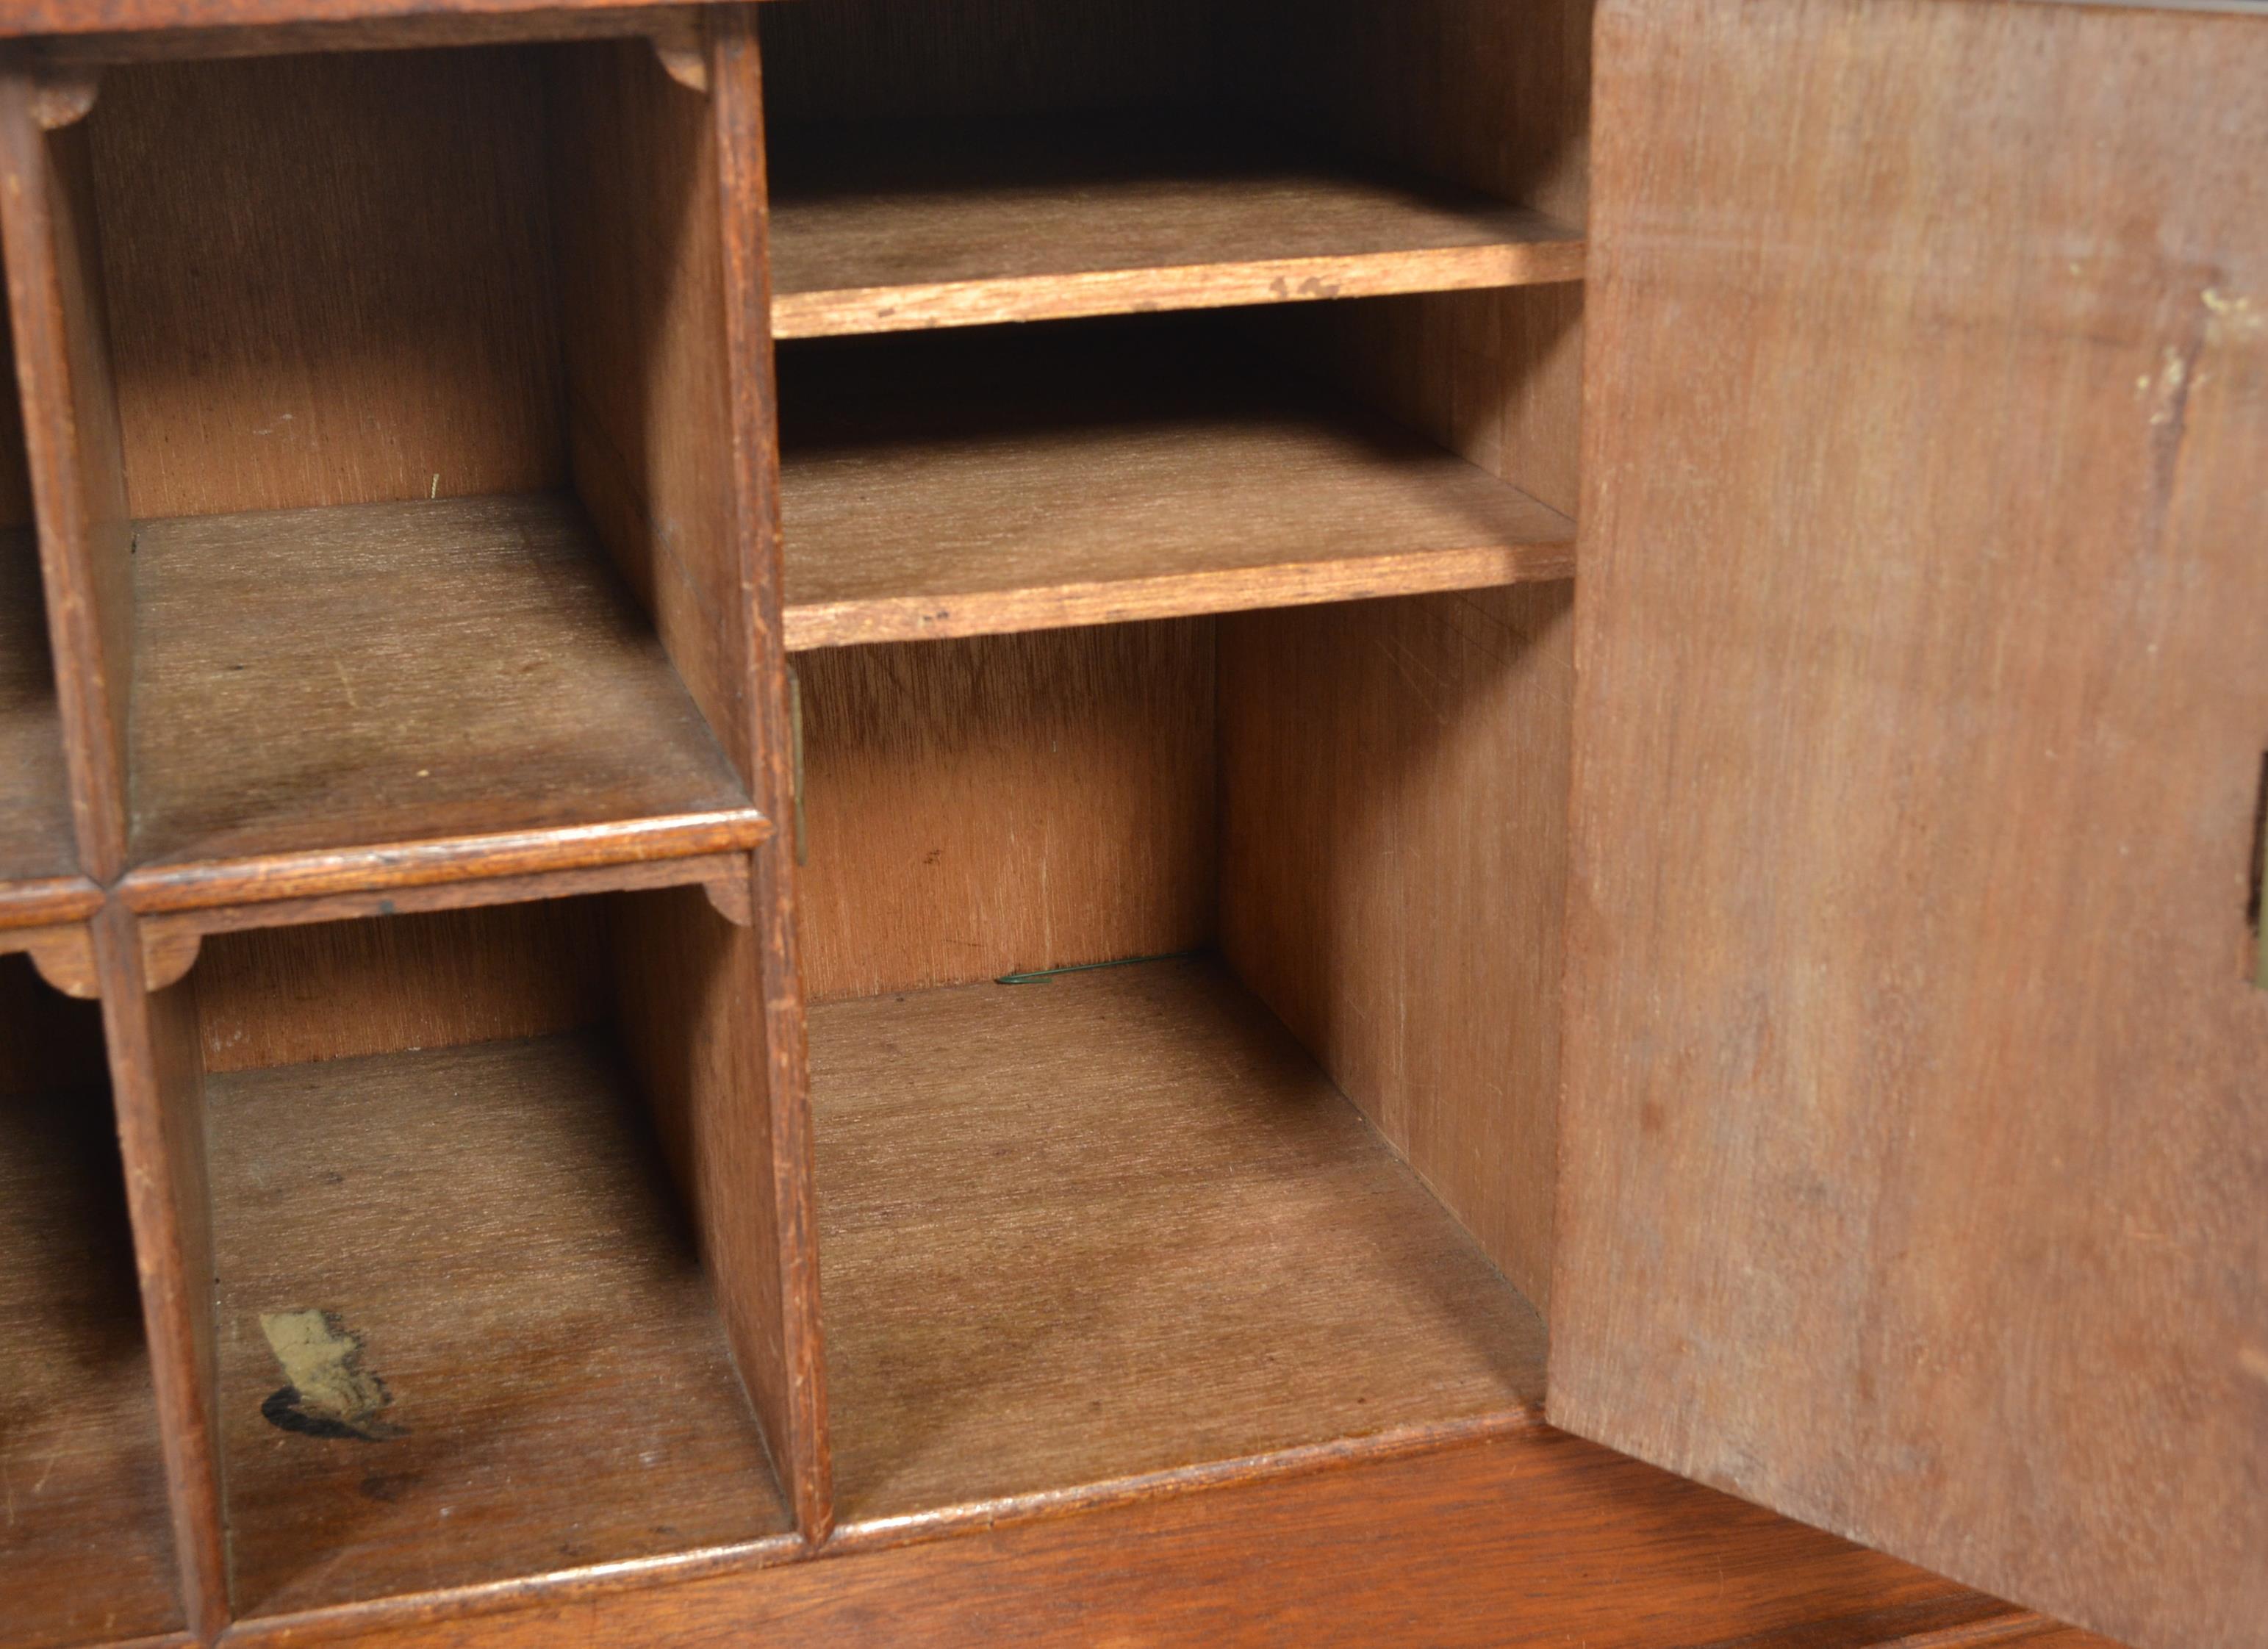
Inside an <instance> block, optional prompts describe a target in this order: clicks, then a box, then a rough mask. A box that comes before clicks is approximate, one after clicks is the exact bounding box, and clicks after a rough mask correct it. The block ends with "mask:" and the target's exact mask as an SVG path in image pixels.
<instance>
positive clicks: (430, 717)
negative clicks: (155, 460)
mask: <svg viewBox="0 0 2268 1649" xmlns="http://www.w3.org/2000/svg"><path fill="white" fill-rule="evenodd" d="M136 540H137V546H138V547H137V549H136V555H135V584H136V622H137V627H138V630H139V638H138V652H139V660H138V671H137V674H136V690H135V702H134V703H135V713H134V739H135V783H136V791H135V811H136V836H135V844H136V858H137V860H138V861H139V868H138V869H137V872H136V880H137V882H144V883H152V884H154V883H156V882H158V881H162V880H166V879H167V876H168V874H169V872H179V873H180V879H181V880H182V883H183V886H184V888H185V889H187V888H189V887H194V889H195V895H194V896H195V897H196V898H197V899H198V900H200V901H201V902H218V901H222V900H225V899H228V898H231V897H237V896H241V895H242V894H244V893H245V892H246V891H247V889H248V888H254V887H257V886H259V885H260V884H261V883H262V882H263V881H265V882H270V883H275V882H276V881H278V880H279V872H288V871H289V870H290V869H291V865H290V863H289V858H290V856H294V855H313V856H320V855H321V854H323V853H324V852H325V851H326V850H342V849H350V848H360V847H378V846H387V847H393V846H394V845H395V844H403V845H408V844H414V843H419V842H421V841H423V842H435V841H439V842H444V843H447V842H452V841H455V842H460V843H462V846H463V851H464V853H465V855H466V856H468V857H469V858H473V859H475V860H477V859H479V858H481V857H482V852H483V850H482V846H481V843H480V841H479V838H481V837H482V836H492V835H494V834H496V833H500V832H539V833H541V832H548V831H554V830H556V831H561V832H572V831H573V830H575V829H576V828H578V827H592V826H600V825H606V824H609V823H614V822H624V823H627V822H630V821H651V822H652V824H654V825H655V826H657V827H669V828H681V834H683V835H684V836H685V837H686V839H685V840H684V841H683V842H682V843H672V842H668V841H664V842H659V843H656V842H652V841H647V842H644V843H637V844H635V845H634V844H632V843H623V844H622V845H623V846H624V847H626V848H629V849H630V852H629V853H628V854H626V855H625V856H626V857H645V856H649V855H650V854H651V853H652V852H656V851H667V850H670V849H671V847H672V846H673V845H674V846H676V847H677V849H678V850H714V849H716V848H719V847H727V846H732V845H736V843H734V842H733V841H732V840H729V839H728V840H723V841H719V840H715V839H714V838H715V837H716V836H717V835H718V830H717V829H716V828H713V827H717V826H718V825H720V824H725V823H729V821H730V820H731V819H733V818H735V817H737V818H738V819H739V820H740V821H741V824H742V825H743V826H744V827H745V826H752V825H753V823H754V821H755V816H754V814H753V812H752V810H751V809H750V808H749V806H748V802H747V793H746V791H744V790H743V789H742V788H741V786H740V783H739V781H738V779H737V777H735V775H734V774H733V769H732V767H731V765H730V764H729V763H728V762H726V760H725V755H724V752H723V751H722V749H721V748H720V747H718V742H717V740H716V739H715V738H714V737H713V736H712V735H711V732H710V730H709V728H708V726H707V725H706V724H705V723H704V722H703V718H702V716H701V712H700V711H699V710H698V709H697V708H696V706H695V704H694V703H693V701H692V700H691V698H690V697H689V696H688V695H687V693H686V690H685V688H684V687H683V685H682V684H681V682H680V681H679V680H678V679H677V676H676V674H674V671H673V670H672V669H671V667H670V665H669V662H668V660H667V659H666V657H664V656H663V652H662V649H661V647H660V644H659V642H658V640H657V639H656V637H655V636H654V633H653V631H652V629H651V628H650V627H649V626H648V625H647V624H646V622H645V621H644V617H643V615H641V614H640V613H639V612H638V610H637V606H636V605H635V603H634V602H633V601H632V600H630V594H629V593H628V592H627V591H626V590H624V589H623V588H622V585H621V584H620V582H619V580H618V579H617V578H615V575H614V574H613V572H612V571H610V570H609V569H608V567H607V566H606V564H605V562H604V560H603V557H602V556H601V554H600V551H599V549H598V547H597V546H596V544H595V543H593V535H592V533H591V530H590V527H589V525H588V523H587V521H586V519H585V518H584V516H583V515H582V513H581V512H580V511H579V509H578V508H577V506H576V505H575V504H574V503H573V501H572V500H571V499H568V498H563V497H558V496H556V495H548V494H546V495H534V496H529V497H500V498H469V499H450V500H442V501H438V502H433V503H417V502H411V503H402V504H365V505H360V506H352V507H341V508H337V509H328V510H306V511H278V512H260V513H255V514H252V515H235V516H195V517H176V518H173V519H169V520H164V521H144V522H143V523H141V524H140V525H139V526H138V527H137V528H136ZM727 834H728V836H729V834H730V832H727ZM740 834H741V836H742V839H741V840H740V842H739V843H737V845H746V844H747V840H749V839H753V837H754V835H755V831H754V830H753V828H745V829H743V830H742V831H741V833H740ZM559 845H560V848H561V850H563V852H564V853H568V854H571V855H573V856H574V857H575V858H583V856H584V855H585V853H586V852H587V851H592V850H595V851H597V852H599V853H600V855H601V856H603V855H604V853H605V852H606V851H607V847H606V844H605V843H603V842H593V841H589V840H585V841H583V842H581V843H576V842H574V841H573V840H571V839H570V840H563V842H562V843H560V844H559ZM279 860H280V861H284V863H281V864H278V863H276V861H279ZM586 862H587V861H586ZM161 867H162V868H161ZM518 868H531V869H532V868H538V866H536V865H525V866H519V867H518ZM350 869H351V867H350ZM389 873H390V872H389V862H388V861H385V860H383V858H381V860H380V861H379V862H374V863H372V865H368V866H366V867H365V868H364V870H363V872H362V874H363V876H364V877H365V879H366V880H365V883H364V885H379V884H382V883H383V881H384V880H386V878H387V875H388V874H389ZM281 880H282V885H283V890H284V891H289V892H293V893H298V892H318V891H340V889H338V888H334V887H320V888H319V887H301V886H299V885H298V884H297V883H296V882H292V881H291V880H289V878H288V877H284V878H282V879H281Z"/></svg>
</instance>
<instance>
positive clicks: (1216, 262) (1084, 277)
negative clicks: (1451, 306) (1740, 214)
mask: <svg viewBox="0 0 2268 1649" xmlns="http://www.w3.org/2000/svg"><path fill="white" fill-rule="evenodd" d="M772 177H773V195H772V242H771V244H772V258H773V271H772V279H773V296H772V331H773V333H774V335H776V336H778V337H781V338H807V337H828V336H834V335H841V334H845V333H860V332H902V331H909V330H914V329H918V328H930V327H967V326H982V325H984V324H987V323H989V322H995V321H1006V320H1049V319H1062V318H1064V317H1066V316H1073V315H1097V314H1119V313H1131V312H1135V311H1144V310H1153V309H1205V308H1218V307H1222V306H1229V305H1236V304H1264V303H1287V302H1293V303H1295V302H1303V301H1313V300H1315V299H1319V298H1361V297H1372V296H1376V295H1379V294H1381V293H1388V292H1410V291H1449V290H1453V289H1459V288H1470V287H1489V286H1512V285H1521V284H1528V283H1536V282H1550V281H1565V280H1574V279H1579V278H1580V276H1581V275H1582V268H1583V248H1582V241H1581V239H1580V235H1579V234H1578V233H1577V232H1574V231H1573V230H1571V229H1569V228H1568V227H1566V226H1565V225H1562V224H1559V223H1557V222H1555V221H1554V220H1552V219H1550V218H1549V217H1544V216H1543V215H1542V214H1541V213H1538V212H1534V211H1530V210H1527V209H1525V208H1522V207H1518V206H1511V205H1507V204H1506V203H1504V202H1501V201H1496V200H1491V199H1490V198H1488V197H1487V196H1484V195H1476V194H1472V193H1469V192H1467V191H1462V190H1458V189H1455V188H1448V187H1446V186H1442V185H1438V184H1433V183H1430V182H1428V181H1427V180H1425V179H1423V178H1419V177H1397V176H1395V175H1392V174H1390V173H1383V172H1381V171H1379V170H1378V169H1376V168H1374V167H1371V166H1365V165H1363V164H1362V163H1361V162H1359V161H1350V160H1347V159H1344V158H1341V157H1338V156H1336V155H1333V154H1331V153H1330V152H1329V151H1320V152H1319V151H1316V150H1314V149H1312V148H1309V149H1302V148H1300V147H1298V146H1295V145H1293V144H1289V143H1286V142H1283V141H1281V140H1270V138H1268V137H1266V136H1261V135H1259V134H1256V133H1252V132H1248V131H1244V130H1240V129H1237V128H1235V127H1233V126H1228V125H1220V124H1214V123H1210V122H1207V121H1203V120H1191V119H1189V118H1188V117H1187V116H1186V115H1182V116H1179V117H1175V116H1170V115H1167V116H1161V115H1159V114H1149V115H1145V116H1136V117H1132V118H1120V119H1101V120H1098V119H1095V118H1094V117H1091V116H1088V117H1082V118H1079V119H1077V120H1061V121H1055V122H1052V123H1048V124H1027V123H1013V122H1012V123H1000V122H972V123H968V124H966V125H958V126H956V125H910V124H904V123H883V124H879V125H866V126H859V127H848V128H846V127H842V126H828V127H822V128H820V129H815V130H811V131H798V132H789V133H784V134H782V135H781V136H780V137H779V138H778V139H777V142H776V143H775V144H774V148H773V158H772Z"/></svg>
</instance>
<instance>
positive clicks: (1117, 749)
mask: <svg viewBox="0 0 2268 1649" xmlns="http://www.w3.org/2000/svg"><path fill="white" fill-rule="evenodd" d="M797 668H798V669H799V672H800V674H801V676H802V682H803V725H804V774H805V778H804V796H805V825H806V842H807V844H808V849H809V854H808V861H807V863H806V865H805V867H804V869H803V872H802V873H801V875H800V877H799V881H798V885H799V917H800V923H801V932H802V946H803V954H804V968H805V981H806V987H807V989H808V990H809V991H810V994H811V995H812V996H813V997H820V998H824V997H845V996H868V995H873V994H877V993H880V992H882V991H886V990H911V989H916V988H918V987H923V986H928V985H945V984H965V983H969V982H971V981H974V980H980V979H990V978H992V977H994V976H996V975H999V974H1003V973H1006V972H1010V971H1012V970H1016V969H1027V968H1052V967H1059V966H1063V965H1065V964H1068V963H1072V962H1086V961H1102V960H1104V959H1107V958H1113V957H1122V956H1137V955H1151V954H1156V953H1162V952H1167V951H1177V950H1184V949H1188V948H1190V947H1192V946H1198V945H1202V944H1204V943H1205V942H1206V941H1207V940H1209V939H1211V934H1212V925H1213V916H1212V912H1213V855H1214V842H1213V805H1214V798H1213V789H1214V781H1213V627H1212V623H1211V621H1210V620H1205V619H1184V620H1174V621H1169V622H1163V623H1153V624H1122V625H1107V626H1101V627H1097V628H1094V629H1069V630H1048V631H1039V632H1035V633H1033V634H1029V635H1020V636H999V637H978V638H976V639H974V640H967V641H939V642H917V643H910V644H899V645H892V646H880V647H851V648H843V649H839V650H835V651H828V652H812V653H805V654H803V655H802V656H801V657H800V658H799V659H798V660H797Z"/></svg>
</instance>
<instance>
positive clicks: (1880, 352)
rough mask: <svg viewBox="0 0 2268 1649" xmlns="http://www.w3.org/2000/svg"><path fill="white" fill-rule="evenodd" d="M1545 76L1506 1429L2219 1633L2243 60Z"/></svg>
mask: <svg viewBox="0 0 2268 1649" xmlns="http://www.w3.org/2000/svg"><path fill="white" fill-rule="evenodd" d="M1599 46H1600V51H1599V59H1598V61H1599V63H1600V65H1601V71H1602V72H1601V76H1600V80H1599V101H1598V110H1597V120H1596V121H1595V129H1596V131H1597V133H1598V134H1599V136H1598V146H1597V149H1596V151H1595V155H1594V158H1595V162H1596V170H1595V172H1594V180H1593V181H1594V193H1593V205H1592V228H1593V232H1594V259H1593V270H1592V283H1591V285H1590V287H1589V289H1588V291H1587V310H1586V325H1587V327H1588V328H1590V335H1589V339H1588V347H1589V351H1590V353H1589V366H1590V384H1589V389H1590V398H1589V403H1588V405H1587V408H1586V416H1585V420H1584V423H1585V430H1586V434H1587V443H1588V444H1587V451H1586V453H1585V455H1584V460H1583V479H1584V490H1585V498H1584V509H1585V512H1586V513H1585V518H1584V530H1585V534H1586V541H1585V545H1584V552H1583V553H1584V557H1585V559H1584V574H1583V576H1584V580H1585V582H1584V585H1583V593H1582V599H1581V600H1580V601H1579V602H1578V603H1577V621H1578V626H1579V637H1578V650H1577V669H1576V678H1577V683H1578V692H1577V700H1576V745H1575V749H1576V755H1575V769H1576V775H1577V777H1576V784H1575V803H1574V814H1573V818H1574V851H1575V865H1574V875H1573V886H1572V894H1571V898H1570V911H1571V917H1570V933H1569V950H1570V971H1569V979H1570V1010H1569V1012H1570V1018H1569V1021H1568V1026H1569V1029H1568V1074H1567V1085H1566V1093H1567V1103H1566V1105H1565V1108H1564V1109H1563V1113H1562V1122H1561V1125H1562V1152H1561V1163H1562V1173H1563V1179H1562V1183H1561V1192H1560V1200H1559V1220H1560V1227H1559V1239H1558V1240H1559V1244H1560V1248H1559V1257H1558V1264H1557V1270H1556V1272H1555V1275H1554V1284H1553V1292H1552V1308H1553V1321H1552V1329H1553V1344H1552V1367H1551V1414H1552V1417H1553V1418H1554V1419H1555V1420H1556V1421H1557V1422H1558V1423H1559V1424H1564V1425H1566V1426H1568V1427H1569V1428H1570V1429H1572V1430H1575V1431H1578V1432H1583V1433H1585V1434H1586V1435H1589V1436H1594V1437H1596V1438H1598V1439H1600V1440H1602V1441H1604V1442H1608V1443H1610V1444H1612V1445H1614V1446H1615V1447H1621V1448H1626V1449H1629V1450H1631V1452H1633V1453H1635V1454H1638V1455H1639V1456H1641V1457H1642V1458H1646V1459H1649V1460H1653V1461H1657V1462H1659V1463H1661V1464H1664V1465H1667V1466H1669V1467H1670V1468H1671V1469H1675V1470H1678V1471H1683V1472H1688V1473H1691V1474H1693V1475H1696V1476H1699V1477H1700V1478H1702V1479H1703V1480H1704V1481H1705V1482H1709V1483H1716V1484H1719V1485H1722V1486H1726V1487H1729V1488H1731V1489H1733V1490H1734V1491H1737V1492H1739V1493H1741V1494H1742V1495H1745V1496H1748V1497H1749V1498H1754V1499H1756V1500H1759V1501H1761V1502H1764V1504H1767V1505H1775V1506H1777V1507H1778V1508H1779V1509H1781V1510H1783V1511H1786V1512H1787V1513H1791V1514H1792V1515H1794V1516H1797V1517H1800V1518H1803V1519H1804V1520H1807V1521H1812V1522H1816V1523H1818V1524H1820V1525H1822V1526H1823V1527H1826V1528H1830V1529H1833V1530H1836V1531H1837V1532H1840V1533H1845V1534H1848V1535H1852V1536H1853V1537H1855V1538H1858V1539H1860V1540H1863V1541H1865V1542H1867V1543H1868V1544H1869V1545H1873V1546H1876V1547H1879V1548H1881V1549H1882V1550H1889V1551H1893V1552H1896V1553H1898V1554H1899V1555H1901V1556H1903V1557H1907V1558H1908V1559H1910V1560H1911V1561H1914V1562H1918V1563H1921V1564H1926V1565H1927V1566H1928V1567H1930V1568H1933V1569H1935V1570H1937V1571H1939V1572H1942V1573H1946V1574H1949V1575H1952V1576H1954V1577H1955V1578H1957V1579H1962V1580H1965V1581H1967V1582H1969V1583H1970V1584H1972V1585H1977V1586H1983V1587H1985V1589H1987V1590H1989V1591H1992V1592H1995V1593H1997V1594H2000V1595H2003V1596H2008V1597H2013V1598H2015V1599H2017V1600H2018V1601H2022V1602H2025V1603H2028V1604H2030V1605H2032V1606H2034V1607H2036V1608H2038V1609H2043V1610H2046V1611H2048V1612H2049V1613H2051V1614H2053V1615H2056V1616H2060V1617H2063V1618H2066V1619H2069V1620H2072V1621H2073V1622H2074V1623H2078V1624H2081V1625H2084V1626H2087V1627H2089V1628H2091V1629H2094V1630H2095V1631H2102V1632H2106V1633H2108V1634H2110V1636H2112V1637H2114V1638H2118V1639H2120V1640H2122V1641H2127V1642H2132V1643H2134V1644H2137V1645H2145V1646H2146V1649H2147V1646H2151V1645H2157V1646H2161V1649H2174V1646H2176V1645H2178V1646H2179V1649H2239V1646H2240V1645H2243V1646H2245V1649H2257V1645H2258V1644H2259V1642H2260V1633H2261V1627H2262V1623H2263V1622H2268V1560H2264V1557H2268V1492H2264V1487H2268V1484H2264V1480H2263V1476H2262V1473H2263V1470H2264V1469H2268V1212H2264V1211H2268V991H2263V990H2260V989H2258V988H2257V986H2256V985H2255V984H2254V983H2253V980H2252V966H2251V961H2250V957H2251V950H2250V946H2251V944H2252V935H2251V933H2250V930H2249V927H2248V924H2247V919H2246V904H2247V895H2248V892H2249V881H2250V878H2249V875H2248V870H2249V867H2250V865H2251V864H2252V862H2253V854H2254V851H2255V835H2254V833H2255V829H2256V821H2257V818H2258V808H2259V806H2260V787H2261V784H2262V773H2263V756H2264V752H2268V489H2264V487H2263V486H2262V458H2263V454H2268V212H2264V211H2263V210H2261V206H2262V202H2263V195H2262V172H2261V165H2262V158H2263V157H2264V156H2268V97H2264V96H2263V88H2264V87H2268V16H2262V15H2259V14H2257V13H2256V14H2255V15H2254V16H2253V17H2252V18H2250V19H2242V20H2241V19H2238V18H2224V17H2211V16H2206V15H2202V14H2181V13H2175V12H2164V11H2161V12H2143V11H2114V10H2109V9H2098V8H2094V7H2080V6H2065V7H2050V6H2022V5H2019V6H1985V5H1977V6H1968V5H1948V4H1941V3H1940V0H1772V3H1771V4H1766V5H1762V6H1753V7H1742V8H1727V7H1725V6H1723V5H1720V4H1716V3H1715V0H1610V4H1608V5H1607V6H1606V7H1605V8H1604V9H1603V10H1602V13H1601V18H1600V34H1599ZM1767 109H1768V110H1770V111H1771V118H1770V121H1769V128H1768V130H1767V127H1766V125H1765V124H1764V123H1763V122H1761V121H1757V120H1756V119H1742V118H1739V117H1737V116H1730V115H1728V112H1732V111H1755V110H1767Z"/></svg>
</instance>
